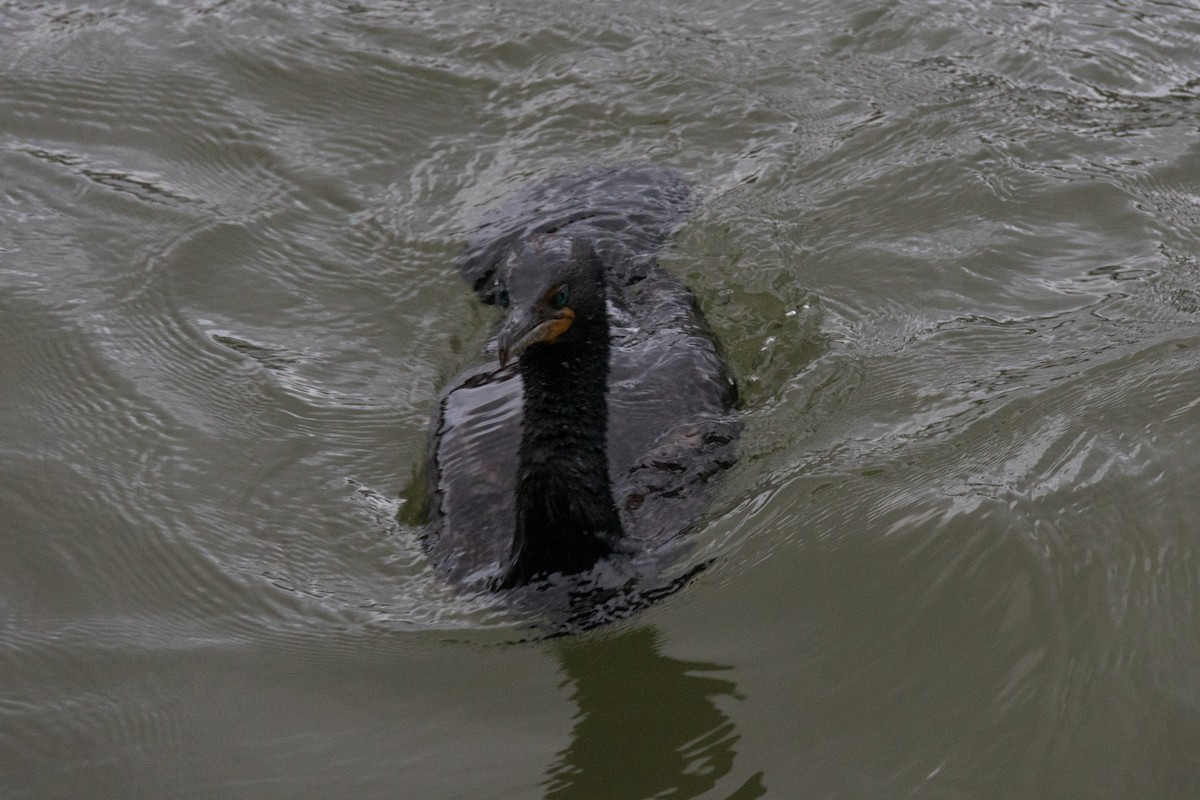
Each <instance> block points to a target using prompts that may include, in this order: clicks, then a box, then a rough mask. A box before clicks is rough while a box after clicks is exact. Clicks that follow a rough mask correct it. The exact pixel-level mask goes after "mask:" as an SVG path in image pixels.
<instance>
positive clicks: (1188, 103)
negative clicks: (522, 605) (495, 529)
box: [0, 0, 1200, 799]
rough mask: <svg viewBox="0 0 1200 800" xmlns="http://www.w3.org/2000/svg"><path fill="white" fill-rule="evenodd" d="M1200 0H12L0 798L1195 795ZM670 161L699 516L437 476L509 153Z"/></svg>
mask: <svg viewBox="0 0 1200 800" xmlns="http://www.w3.org/2000/svg"><path fill="white" fill-rule="evenodd" d="M1197 53H1200V8H1197V7H1196V6H1195V5H1194V4H1191V3H1152V2H1140V3H1127V2H1116V1H1115V0H1111V1H1110V2H1103V3H1093V4H1083V3H1068V2H1047V3H1038V2H1026V3H1009V4H1005V3H979V4H960V3H937V2H926V3H917V2H909V3H881V2H866V1H865V0H852V1H851V2H848V3H810V4H807V5H805V6H803V7H797V6H796V5H795V4H788V3H772V2H761V3H751V4H749V5H743V6H739V7H737V8H733V7H730V6H729V5H728V4H718V3H708V2H700V3H691V4H687V5H686V6H685V5H679V4H668V3H663V2H657V3H653V2H652V3H636V4H635V3H617V4H607V5H603V6H597V5H595V4H583V3H566V4H555V5H554V6H550V5H547V4H537V3H532V2H506V3H504V4H497V5H490V6H487V5H472V4H457V3H450V4H438V5H426V4H421V3H406V2H396V3H384V2H360V3H353V4H349V3H344V4H332V3H318V2H309V3H303V4H300V3H295V4H288V5H263V4H251V3H243V2H236V1H235V2H212V3H208V4H199V3H196V4H190V5H186V6H185V5H182V4H176V3H172V4H152V3H148V2H126V3H111V4H105V5H91V6H83V7H74V6H69V5H61V4H43V3H38V2H9V3H5V4H3V5H2V6H0V54H2V55H0V65H2V66H0V82H2V83H0V87H2V88H0V215H2V217H0V219H2V226H0V341H2V342H3V347H2V348H0V376H2V377H3V380H2V381H0V431H3V433H0V474H2V480H0V531H2V534H0V535H2V536H3V539H2V541H3V552H4V558H3V560H2V561H0V797H4V798H6V799H7V798H49V797H94V798H108V797H112V798H129V797H154V798H159V797H177V798H192V797H196V798H201V797H222V798H227V797H238V798H258V797H262V798H274V797H281V796H291V797H313V798H330V797H354V798H366V797H396V796H401V797H428V798H440V797H446V798H449V797H499V798H510V797H511V798H526V797H554V798H570V797H579V798H583V797H598V796H603V797H614V798H617V797H628V798H640V797H651V796H660V797H668V796H669V797H712V798H729V797H734V798H749V797H758V796H768V797H781V798H795V797H831V798H859V797H861V798H876V797H899V796H913V797H927V798H952V797H955V798H957V797H962V798H967V797H969V798H981V797H996V798H1031V797H1033V798H1076V797H1077V798H1142V797H1155V798H1193V797H1196V796H1197V795H1200V603H1198V600H1197V598H1198V597H1200V539H1198V538H1197V534H1198V531H1197V522H1196V521H1197V519H1198V518H1200V499H1198V496H1197V493H1196V488H1195V487H1196V479H1195V476H1196V474H1197V472H1198V469H1200V447H1198V446H1197V444H1198V440H1200V431H1198V428H1200V395H1198V393H1197V387H1198V386H1200V249H1198V248H1197V245H1196V235H1197V232H1198V231H1200V144H1198V142H1200V138H1198V136H1197V133H1198V132H1200V56H1197V55H1196V54H1197ZM626 161H650V162H653V163H657V164H662V165H664V166H669V167H672V168H675V169H679V170H682V171H683V172H685V173H686V174H687V175H688V176H689V177H690V178H691V179H692V180H693V182H694V183H695V184H696V186H697V188H698V191H699V194H700V202H699V205H698V207H697V210H696V211H695V212H694V214H693V215H692V216H691V218H690V219H689V221H688V222H687V224H686V225H685V226H684V228H683V229H682V230H681V231H680V233H679V235H678V236H677V237H676V239H675V241H674V242H673V244H672V245H671V247H670V249H669V250H668V252H667V253H666V254H665V256H664V258H663V262H664V264H665V265H666V266H667V267H668V268H669V269H671V270H672V271H674V272H675V273H676V274H677V275H679V276H681V277H683V278H684V279H685V280H686V281H687V282H688V283H689V284H690V285H691V286H692V287H693V288H694V289H695V290H696V292H697V294H698V296H699V297H700V299H701V302H702V304H703V305H704V307H705V310H706V312H707V314H708V316H709V319H710V321H711V322H712V324H713V327H714V329H715V330H716V331H717V333H718V335H719V336H720V338H721V339H722V341H723V343H724V346H725V348H726V351H727V353H728V355H729V359H730V364H731V368H732V369H733V371H734V372H735V374H736V375H737V377H738V379H739V381H740V384H741V389H742V397H743V413H744V420H745V423H746V429H745V433H744V435H743V437H742V439H741V443H740V454H741V460H740V462H739V464H738V466H737V467H736V468H735V469H734V470H733V471H732V473H731V474H730V476H729V478H728V479H727V480H726V481H725V483H724V484H723V486H722V488H721V491H720V492H719V494H718V496H717V498H716V499H715V500H714V502H713V504H712V506H711V507H710V509H709V512H708V515H707V518H706V521H705V523H704V525H703V526H702V527H701V529H700V531H699V532H698V534H697V535H698V538H699V543H698V547H700V548H701V549H702V552H704V553H706V554H708V555H711V556H713V557H715V558H716V559H717V561H716V563H715V565H714V566H713V567H712V568H711V569H710V570H708V571H707V572H706V573H705V574H704V575H702V576H700V577H699V578H698V579H697V580H696V581H694V582H693V584H692V585H690V586H689V587H687V588H686V589H685V590H683V591H682V592H679V593H677V594H676V595H674V596H673V597H671V598H669V599H667V600H666V601H664V602H662V603H660V604H658V605H656V606H655V607H653V608H651V609H649V610H647V611H645V612H643V613H641V614H639V615H637V616H635V617H634V618H632V619H630V620H627V621H625V622H622V623H620V624H618V625H615V626H610V627H608V628H605V629H601V630H598V631H594V632H591V633H588V634H586V635H582V636H578V637H572V638H566V639H556V640H552V641H523V639H525V638H527V637H526V636H525V632H526V631H525V630H524V629H523V628H521V627H519V626H515V625H514V624H513V622H512V621H511V620H510V618H509V617H508V616H507V615H506V614H505V612H504V609H503V608H502V607H500V606H499V605H498V604H496V603H495V602H493V601H491V600H490V599H489V598H487V597H478V596H475V597H472V596H462V595H459V594H457V593H456V592H454V591H453V590H452V589H451V588H449V587H447V586H446V585H444V584H443V583H442V582H441V581H439V580H438V579H437V577H436V575H435V574H434V573H433V571H432V569H431V568H430V566H429V564H428V561H427V559H426V557H425V555H424V553H423V551H422V549H421V547H420V544H419V540H418V538H417V528H416V527H415V526H414V525H412V524H411V521H410V519H409V516H408V515H406V513H405V512H406V510H407V509H408V508H409V507H410V506H411V503H412V502H413V497H412V492H411V490H410V484H411V482H412V477H413V475H414V473H415V472H416V471H417V470H418V468H419V465H420V463H421V460H422V458H423V455H424V452H425V446H426V436H427V427H428V420H429V416H430V414H431V412H432V403H433V400H434V398H435V396H436V393H437V391H438V389H439V388H440V387H441V385H442V384H443V382H444V381H446V380H447V379H449V378H450V377H451V376H452V375H453V374H454V373H455V372H457V371H458V370H459V369H460V368H461V367H463V366H466V365H469V364H470V363H472V361H473V359H474V358H475V354H476V352H477V350H478V347H479V345H480V343H481V342H482V341H483V339H484V337H485V335H486V332H487V330H488V328H489V326H490V324H491V322H492V317H491V313H490V312H489V311H488V310H487V309H484V308H482V307H480V306H479V305H478V303H477V302H476V301H475V300H474V299H473V298H472V296H471V294H470V292H469V289H468V287H466V285H465V284H463V283H462V282H461V281H460V280H459V278H458V277H457V275H456V274H455V271H454V267H453V261H454V258H455V256H456V255H457V254H458V253H459V252H460V249H461V247H462V245H463V242H464V241H465V239H466V237H467V235H468V234H469V232H470V230H471V227H472V225H473V224H474V223H475V221H477V220H478V219H480V217H481V216H482V215H483V214H484V213H485V212H486V211H487V210H488V209H489V208H494V206H495V203H496V202H497V201H498V200H499V199H501V198H502V197H503V196H504V195H506V194H508V193H509V192H511V191H513V190H515V189H517V188H518V187H520V186H522V185H524V184H526V183H527V182H528V181H531V180H537V179H540V178H544V177H546V176H548V175H552V174H555V173H559V172H564V171H569V170H571V169H575V168H579V167H581V166H584V165H587V164H593V163H602V164H611V163H619V162H626Z"/></svg>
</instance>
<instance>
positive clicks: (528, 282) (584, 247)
mask: <svg viewBox="0 0 1200 800" xmlns="http://www.w3.org/2000/svg"><path fill="white" fill-rule="evenodd" d="M497 273H498V285H497V288H496V291H495V295H494V296H495V298H496V302H497V304H498V305H500V306H501V307H503V308H504V309H505V311H506V312H507V317H506V318H505V320H504V323H503V325H502V326H501V328H500V337H499V356H500V366H501V367H503V366H506V365H507V364H508V363H510V362H513V361H516V360H517V359H519V358H520V357H521V354H522V353H524V352H526V351H527V350H529V349H530V348H541V347H548V346H552V345H556V344H560V343H566V342H573V341H580V340H582V339H583V338H585V337H586V336H587V335H589V333H590V332H591V331H594V330H595V329H596V326H597V324H598V323H599V324H603V323H604V322H605V320H606V316H605V315H606V313H607V311H606V308H605V289H604V265H603V264H602V262H601V261H600V259H599V257H597V255H596V252H595V250H593V249H592V246H591V245H590V244H588V243H587V242H586V241H583V240H582V239H574V238H571V237H566V236H553V235H539V236H531V237H529V238H528V239H525V240H523V241H521V242H520V243H519V244H518V245H517V246H516V247H514V248H513V250H512V251H511V252H510V253H509V255H508V257H507V258H506V259H505V260H504V262H503V264H502V265H501V267H500V269H499V270H498V271H497Z"/></svg>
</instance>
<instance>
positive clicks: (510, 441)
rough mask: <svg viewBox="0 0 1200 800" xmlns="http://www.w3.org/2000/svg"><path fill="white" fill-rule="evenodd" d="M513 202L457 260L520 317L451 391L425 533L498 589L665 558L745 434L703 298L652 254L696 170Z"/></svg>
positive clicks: (634, 171)
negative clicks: (686, 175) (702, 308)
mask: <svg viewBox="0 0 1200 800" xmlns="http://www.w3.org/2000/svg"><path fill="white" fill-rule="evenodd" d="M514 205H515V207H516V208H515V209H514V210H510V212H509V213H508V215H507V216H505V215H503V214H501V215H497V216H495V217H493V219H492V220H491V221H490V222H488V223H487V224H485V225H484V226H482V227H481V229H480V230H481V231H482V232H483V234H482V235H480V236H478V237H477V238H476V240H475V241H474V243H473V244H472V245H471V246H470V247H469V250H468V254H467V257H466V258H464V260H463V261H462V262H461V263H460V268H461V269H462V271H463V274H464V277H466V278H468V280H470V281H471V282H472V283H473V285H474V288H475V290H476V292H477V293H478V294H479V295H480V297H481V298H482V299H483V300H484V301H485V302H491V303H494V304H496V305H499V306H501V307H502V308H503V309H504V311H505V317H504V320H503V322H502V324H501V327H500V330H499V332H498V335H497V336H496V337H494V338H493V339H492V340H491V341H490V342H489V344H488V346H487V347H486V348H485V354H486V355H487V356H488V360H487V361H486V362H485V363H483V364H480V365H478V366H476V367H474V368H472V369H469V370H467V371H466V372H464V373H462V374H461V375H459V376H458V377H457V378H455V379H454V380H453V381H452V382H451V384H450V386H449V388H448V389H447V390H446V391H445V393H444V394H443V395H442V398H441V402H440V405H439V409H438V415H437V420H436V427H435V430H434V436H433V441H432V446H431V454H430V467H429V470H428V482H429V491H428V503H429V527H428V530H427V533H426V536H425V542H426V546H427V548H428V549H429V551H430V553H431V555H432V556H433V558H434V561H435V563H436V564H437V565H438V567H439V568H440V569H441V570H442V571H443V572H444V573H446V574H447V575H449V576H450V577H451V578H452V579H454V580H456V581H458V582H461V583H466V584H471V585H479V586H490V587H492V588H513V587H517V586H522V585H525V584H529V583H531V582H537V581H539V580H541V579H542V578H548V577H551V576H554V575H557V574H561V575H576V574H578V573H587V572H589V571H593V568H594V567H596V566H597V565H599V564H612V563H613V562H623V563H626V564H634V563H646V562H647V561H649V562H651V563H657V564H658V567H659V568H661V567H662V566H663V564H662V563H661V561H660V562H655V554H656V553H667V552H672V548H670V547H669V544H670V543H671V542H672V541H673V540H674V539H675V537H676V536H677V535H678V534H679V533H681V532H682V531H684V530H685V529H686V528H688V527H689V526H690V525H691V524H692V523H693V522H694V521H695V519H696V517H697V516H698V515H699V513H700V512H701V511H702V510H703V508H704V505H705V504H706V502H707V495H708V491H707V487H708V485H709V483H710V481H711V479H712V478H713V476H714V475H716V474H717V473H719V472H721V471H722V470H723V469H724V468H726V467H728V466H729V465H730V464H732V463H733V460H734V455H733V442H734V439H735V438H736V437H737V435H738V432H739V423H738V421H737V419H736V417H735V416H734V415H733V412H732V409H733V404H734V401H735V395H736V392H735V386H734V383H733V381H732V380H731V379H730V377H729V375H728V373H727V372H726V370H725V366H724V364H723V362H722V359H721V356H720V353H719V351H718V349H717V346H716V344H715V342H714V340H713V338H712V336H711V334H710V332H709V330H708V327H707V325H706V323H705V321H704V319H703V316H702V315H701V313H700V311H699V309H698V308H697V306H696V302H695V298H694V297H693V295H692V294H691V292H690V291H689V290H688V289H687V287H685V286H684V285H683V284H682V283H680V282H679V281H678V280H676V279H675V278H673V277H671V276H670V275H669V274H667V273H666V272H665V271H663V270H661V269H660V268H659V267H658V266H657V264H656V262H655V260H654V251H655V250H656V249H657V248H658V247H660V246H661V244H662V243H663V241H665V238H666V236H667V235H668V234H669V232H670V230H671V227H672V226H673V225H674V224H675V222H676V221H677V220H678V218H679V217H680V216H681V215H682V214H683V213H686V211H687V210H688V209H689V208H690V206H689V205H688V190H687V184H686V183H685V182H684V181H683V180H682V179H681V178H680V177H679V176H678V174H676V173H674V172H671V171H669V170H663V169H660V168H655V167H647V166H637V167H624V168H616V169H608V170H590V171H586V172H583V173H576V174H574V175H570V176H565V177H561V178H558V179H552V180H551V181H548V182H547V183H545V184H542V185H540V186H538V187H535V188H534V189H533V190H530V191H527V192H526V193H525V194H524V195H521V196H518V198H517V200H516V202H515V203H512V204H510V208H511V207H512V206H514ZM618 572H620V570H619V569H618ZM635 572H636V570H635ZM621 580H622V581H625V580H627V576H626V577H623V578H621Z"/></svg>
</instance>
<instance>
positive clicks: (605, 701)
mask: <svg viewBox="0 0 1200 800" xmlns="http://www.w3.org/2000/svg"><path fill="white" fill-rule="evenodd" d="M559 658H560V659H561V661H562V665H563V668H564V670H565V672H566V675H567V678H568V680H570V682H571V683H572V684H574V687H575V693H574V696H573V697H574V700H575V702H576V704H577V705H578V706H579V713H578V715H577V717H576V723H575V728H574V730H573V731H572V736H571V743H570V745H569V746H568V747H567V748H566V749H565V750H564V751H563V752H562V753H560V754H559V758H558V760H557V761H556V762H555V763H554V764H553V765H551V767H550V768H549V770H547V776H548V777H547V781H546V784H545V785H546V797H547V798H553V800H574V798H579V800H585V799H586V800H594V798H597V797H606V798H614V800H615V799H616V798H646V797H673V798H692V797H700V796H701V795H704V794H706V793H707V792H709V791H710V790H712V789H713V788H714V787H715V786H716V785H717V784H718V783H719V782H720V781H721V779H722V778H724V777H725V776H726V775H728V774H729V773H730V772H731V771H732V769H733V762H734V758H735V756H736V751H735V749H734V745H735V744H736V743H737V741H738V738H739V737H738V734H737V731H736V729H735V727H734V723H733V721H732V720H730V718H729V717H728V716H727V715H726V714H725V713H724V712H723V711H721V709H720V708H718V698H721V697H732V698H737V697H738V695H737V693H736V690H737V687H736V685H735V684H734V683H733V681H731V680H728V679H726V678H718V677H714V676H712V675H711V673H715V672H722V671H725V670H729V669H730V667H727V666H722V665H719V664H706V663H702V662H689V661H678V660H676V659H673V658H669V657H667V656H665V655H663V654H662V653H661V652H659V648H658V642H657V635H656V632H655V631H654V630H653V629H652V628H646V627H643V628H638V629H636V630H632V631H628V632H625V633H621V634H618V635H616V636H611V637H607V638H601V639H570V640H563V642H562V644H560V645H559ZM701 673H702V674H701ZM764 794H766V789H765V787H764V786H763V783H762V773H756V774H754V775H752V776H750V777H749V778H748V779H746V780H745V781H744V782H743V783H742V784H741V785H740V786H739V787H738V788H737V789H736V790H735V791H733V793H732V794H730V795H729V797H730V798H737V800H745V799H746V798H753V797H761V796H762V795H764Z"/></svg>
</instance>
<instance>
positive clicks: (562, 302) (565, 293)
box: [550, 286, 571, 308]
mask: <svg viewBox="0 0 1200 800" xmlns="http://www.w3.org/2000/svg"><path fill="white" fill-rule="evenodd" d="M570 300H571V290H570V289H568V288H567V287H566V286H560V287H559V289H558V291H557V292H556V293H555V294H554V297H552V298H551V299H550V302H551V303H552V304H553V305H554V307H555V308H566V307H567V303H568V302H570Z"/></svg>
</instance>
